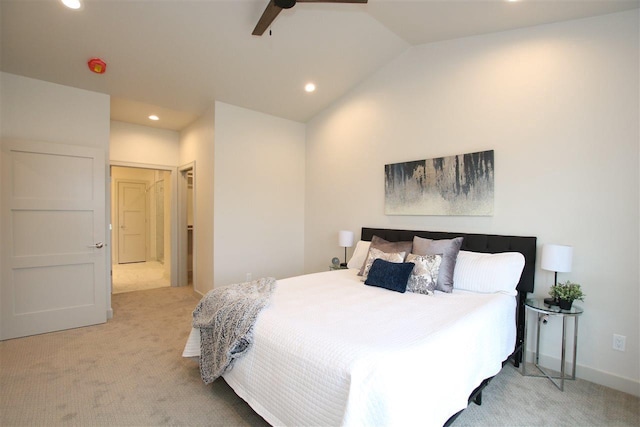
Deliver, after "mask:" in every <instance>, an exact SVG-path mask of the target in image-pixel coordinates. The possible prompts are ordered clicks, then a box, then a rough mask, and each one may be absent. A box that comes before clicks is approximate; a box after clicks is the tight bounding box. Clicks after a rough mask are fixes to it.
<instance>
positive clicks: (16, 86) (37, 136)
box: [0, 72, 112, 317]
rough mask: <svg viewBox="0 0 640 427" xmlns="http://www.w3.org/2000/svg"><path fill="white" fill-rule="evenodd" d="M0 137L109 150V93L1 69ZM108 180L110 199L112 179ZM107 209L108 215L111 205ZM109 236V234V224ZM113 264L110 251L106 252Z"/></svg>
mask: <svg viewBox="0 0 640 427" xmlns="http://www.w3.org/2000/svg"><path fill="white" fill-rule="evenodd" d="M0 94H1V96H0V118H1V126H0V138H1V139H4V138H16V139H25V140H32V141H44V142H52V143H58V144H70V145H81V146H89V147H97V148H100V149H103V150H104V153H105V159H107V158H108V155H107V154H108V149H109V114H110V112H109V96H107V95H104V94H101V93H96V92H90V91H86V90H82V89H76V88H72V87H68V86H62V85H58V84H53V83H48V82H44V81H41V80H34V79H30V78H27V77H22V76H17V75H14V74H8V73H2V72H0ZM105 170H108V168H106V169H105ZM104 183H105V188H106V195H107V200H108V199H109V185H108V184H109V181H108V177H107V176H106V175H105V177H104ZM107 200H105V203H104V204H103V207H102V208H103V209H104V210H105V217H108V214H109V206H108V203H107ZM105 235H106V236H108V235H109V232H108V230H107V224H105ZM105 259H106V265H109V251H105ZM106 271H107V277H105V290H104V291H105V293H106V294H107V310H108V313H107V315H108V316H109V317H110V316H111V313H112V311H111V294H110V292H109V286H108V285H107V284H108V283H110V278H109V277H110V275H109V269H108V268H107V269H106Z"/></svg>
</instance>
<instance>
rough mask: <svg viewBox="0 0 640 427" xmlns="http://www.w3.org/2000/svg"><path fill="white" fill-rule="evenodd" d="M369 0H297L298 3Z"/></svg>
mask: <svg viewBox="0 0 640 427" xmlns="http://www.w3.org/2000/svg"><path fill="white" fill-rule="evenodd" d="M367 1H368V0H297V2H298V3H366V2H367Z"/></svg>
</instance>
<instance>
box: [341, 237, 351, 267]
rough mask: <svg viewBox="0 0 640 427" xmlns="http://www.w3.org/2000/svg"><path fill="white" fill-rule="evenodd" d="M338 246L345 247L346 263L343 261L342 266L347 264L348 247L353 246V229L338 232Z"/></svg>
mask: <svg viewBox="0 0 640 427" xmlns="http://www.w3.org/2000/svg"><path fill="white" fill-rule="evenodd" d="M338 246H342V247H343V248H344V263H341V264H340V266H341V267H346V266H347V248H350V247H351V246H353V231H348V230H342V231H339V232H338Z"/></svg>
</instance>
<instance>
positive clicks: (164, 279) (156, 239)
mask: <svg viewBox="0 0 640 427" xmlns="http://www.w3.org/2000/svg"><path fill="white" fill-rule="evenodd" d="M171 180H172V171H171V170H170V169H153V168H151V167H135V166H118V165H112V166H111V226H112V232H111V259H112V265H111V268H112V288H111V290H112V293H114V294H116V293H122V292H130V291H137V290H145V289H153V288H160V287H168V286H171V283H172V280H171V279H172V270H173V269H172V266H171V253H172V247H171V242H172V238H171V234H172V233H171V230H172V215H171V212H172V203H171V200H172V197H171V189H172V187H173V188H175V185H173V186H172V185H171Z"/></svg>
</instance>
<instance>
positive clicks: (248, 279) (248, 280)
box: [247, 273, 251, 282]
mask: <svg viewBox="0 0 640 427" xmlns="http://www.w3.org/2000/svg"><path fill="white" fill-rule="evenodd" d="M250 281H251V273H247V282H250Z"/></svg>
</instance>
